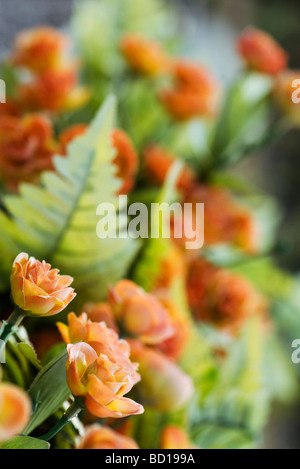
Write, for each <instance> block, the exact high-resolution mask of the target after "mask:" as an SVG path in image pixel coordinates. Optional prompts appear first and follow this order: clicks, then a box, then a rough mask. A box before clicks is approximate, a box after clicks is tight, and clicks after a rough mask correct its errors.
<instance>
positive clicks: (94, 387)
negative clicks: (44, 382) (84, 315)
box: [67, 323, 144, 418]
mask: <svg viewBox="0 0 300 469" xmlns="http://www.w3.org/2000/svg"><path fill="white" fill-rule="evenodd" d="M79 335H80V334H79ZM88 340H89V343H85V342H78V343H76V344H74V345H73V344H69V345H68V354H69V356H68V359H67V383H68V385H69V387H70V390H71V392H72V393H73V394H74V396H84V397H85V405H86V408H87V410H88V411H89V412H90V413H91V414H92V415H94V416H96V417H98V418H108V417H112V418H121V417H126V416H128V415H136V414H141V413H143V411H144V409H143V407H142V406H141V405H140V404H138V403H136V402H134V401H133V400H131V399H128V398H125V397H123V396H124V395H125V394H127V393H128V392H129V391H130V390H131V389H132V387H133V386H134V385H135V384H136V383H138V382H139V381H140V376H139V374H138V373H137V372H136V370H137V365H136V364H134V363H131V361H130V359H129V356H130V348H129V345H128V343H127V342H126V341H125V340H119V337H118V334H116V332H115V331H113V330H112V329H108V328H107V327H106V325H105V324H104V323H92V325H91V327H90V328H89V337H88Z"/></svg>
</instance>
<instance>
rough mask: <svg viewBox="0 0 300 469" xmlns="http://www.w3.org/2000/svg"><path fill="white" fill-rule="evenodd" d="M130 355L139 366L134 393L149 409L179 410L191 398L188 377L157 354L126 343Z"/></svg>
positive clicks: (192, 388) (192, 390)
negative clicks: (128, 346) (139, 375)
mask: <svg viewBox="0 0 300 469" xmlns="http://www.w3.org/2000/svg"><path fill="white" fill-rule="evenodd" d="M129 344H130V348H131V354H132V357H133V359H134V360H136V361H137V362H138V363H139V371H140V373H141V377H142V381H141V383H140V385H139V386H138V393H139V395H140V396H141V397H142V399H143V401H144V402H146V403H147V404H148V405H149V406H152V407H154V408H155V409H157V410H159V411H162V412H173V411H175V410H177V409H179V408H181V407H183V406H184V405H185V404H186V403H187V402H188V401H189V400H190V399H191V397H192V395H193V392H194V386H193V382H192V380H191V378H190V377H189V376H188V375H187V374H185V373H184V372H183V371H182V370H181V369H180V368H179V367H178V366H177V365H175V363H172V362H171V361H170V360H168V359H167V357H165V356H164V355H163V354H162V353H161V352H159V351H157V350H154V349H152V348H150V347H146V346H145V345H143V344H142V343H141V342H139V341H137V340H129Z"/></svg>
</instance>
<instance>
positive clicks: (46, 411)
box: [24, 350, 71, 435]
mask: <svg viewBox="0 0 300 469" xmlns="http://www.w3.org/2000/svg"><path fill="white" fill-rule="evenodd" d="M66 359H67V350H64V351H63V352H61V353H60V354H59V355H58V356H57V357H55V358H54V359H53V360H52V361H51V362H50V363H48V365H46V366H45V367H44V368H42V370H41V371H40V372H39V374H38V375H37V377H36V378H35V380H34V381H33V383H32V385H31V386H30V388H29V390H28V394H29V395H30V397H31V399H32V401H33V404H34V411H33V415H32V417H31V419H30V422H29V424H28V426H27V428H26V430H25V432H24V434H25V435H29V434H30V433H31V432H32V431H33V430H34V429H35V428H36V427H38V426H39V425H40V424H41V423H42V422H44V421H45V420H46V419H47V418H48V417H49V416H50V415H52V414H53V413H54V412H56V411H57V410H58V409H59V408H60V407H61V406H62V404H63V403H64V402H65V401H66V400H67V399H68V398H69V397H70V395H71V391H70V389H69V387H68V385H67V381H66Z"/></svg>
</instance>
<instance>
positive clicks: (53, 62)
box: [12, 26, 68, 73]
mask: <svg viewBox="0 0 300 469" xmlns="http://www.w3.org/2000/svg"><path fill="white" fill-rule="evenodd" d="M67 44H68V39H67V37H66V36H65V35H64V34H62V33H61V32H59V31H57V30H56V29H53V28H50V27H48V26H42V27H38V28H33V29H29V30H26V31H23V32H21V33H20V34H19V35H18V36H17V37H16V40H15V46H14V50H13V54H12V60H13V63H14V64H16V65H21V66H22V67H26V68H29V69H30V70H32V71H33V72H36V73H41V72H44V71H45V70H49V69H52V68H55V67H57V66H59V65H61V61H62V52H63V50H64V49H65V48H66V46H67Z"/></svg>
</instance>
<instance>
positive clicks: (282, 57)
mask: <svg viewBox="0 0 300 469" xmlns="http://www.w3.org/2000/svg"><path fill="white" fill-rule="evenodd" d="M237 46H238V51H239V53H240V54H241V56H242V57H243V59H244V60H245V62H246V65H247V66H248V67H249V68H250V69H251V70H256V71H258V72H262V73H267V74H269V75H276V74H278V73H279V72H280V71H281V70H283V69H285V68H286V66H287V62H288V55H287V53H286V52H285V51H284V50H283V49H282V48H281V47H280V45H279V44H278V43H277V42H276V41H275V40H274V39H273V38H272V37H271V36H270V35H269V34H267V33H265V32H264V31H259V30H258V29H254V28H247V29H246V30H245V31H244V33H243V34H242V35H241V37H240V38H239V40H238V44H237Z"/></svg>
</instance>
